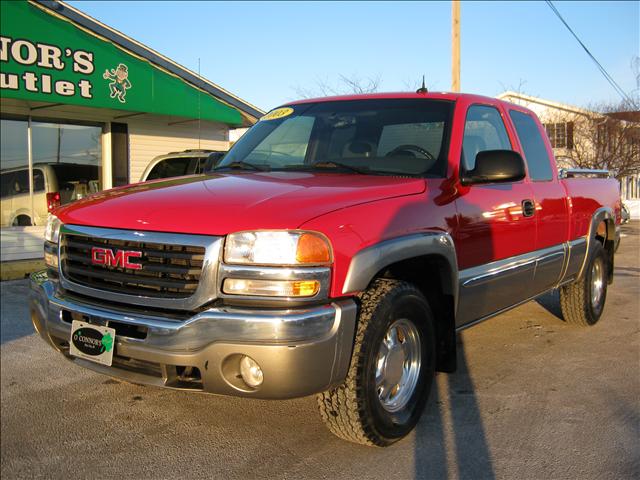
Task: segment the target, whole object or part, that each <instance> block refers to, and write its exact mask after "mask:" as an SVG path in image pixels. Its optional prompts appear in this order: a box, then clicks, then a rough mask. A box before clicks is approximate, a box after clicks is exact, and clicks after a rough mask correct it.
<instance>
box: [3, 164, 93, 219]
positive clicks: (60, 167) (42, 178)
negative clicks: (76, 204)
mask: <svg viewBox="0 0 640 480" xmlns="http://www.w3.org/2000/svg"><path fill="white" fill-rule="evenodd" d="M0 190H1V193H0V197H1V198H2V217H1V218H2V226H3V227H11V226H13V227H16V226H29V225H45V224H46V223H47V215H48V214H49V212H50V211H51V210H53V209H54V208H55V207H57V206H59V205H64V204H66V203H69V202H73V201H75V200H79V199H81V198H84V197H86V196H87V195H89V194H91V193H96V192H98V191H99V190H100V181H99V168H98V166H97V165H80V164H76V163H36V164H34V165H33V217H34V218H32V215H31V202H30V200H29V170H28V169H27V168H26V167H20V168H11V169H7V170H3V171H2V172H0Z"/></svg>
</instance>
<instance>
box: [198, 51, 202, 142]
mask: <svg viewBox="0 0 640 480" xmlns="http://www.w3.org/2000/svg"><path fill="white" fill-rule="evenodd" d="M198 80H202V76H201V75H200V57H198ZM201 96H202V89H200V88H198V150H200V149H201V148H202V147H201V146H200V138H201V135H200V125H201V121H200V120H201V114H200V98H201Z"/></svg>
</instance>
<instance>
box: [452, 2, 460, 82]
mask: <svg viewBox="0 0 640 480" xmlns="http://www.w3.org/2000/svg"><path fill="white" fill-rule="evenodd" d="M451 91H452V92H459V91H460V0H452V1H451Z"/></svg>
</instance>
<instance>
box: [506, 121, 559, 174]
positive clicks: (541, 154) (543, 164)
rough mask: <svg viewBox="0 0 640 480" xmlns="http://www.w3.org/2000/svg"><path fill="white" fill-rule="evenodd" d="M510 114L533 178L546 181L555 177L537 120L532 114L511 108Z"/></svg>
mask: <svg viewBox="0 0 640 480" xmlns="http://www.w3.org/2000/svg"><path fill="white" fill-rule="evenodd" d="M509 116H510V117H511V120H512V121H513V124H514V126H515V127H516V132H517V133H518V138H519V139H520V143H521V144H522V150H523V152H524V157H525V160H526V162H527V168H528V170H529V176H530V177H531V180H533V181H536V180H537V181H545V180H551V179H553V171H552V170H551V161H550V159H549V154H548V153H547V147H546V146H545V144H544V140H543V139H542V135H541V134H540V129H539V128H538V125H537V124H536V122H535V120H534V119H533V118H532V117H531V116H530V115H527V114H526V113H522V112H519V111H517V110H510V111H509Z"/></svg>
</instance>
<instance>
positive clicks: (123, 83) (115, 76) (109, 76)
mask: <svg viewBox="0 0 640 480" xmlns="http://www.w3.org/2000/svg"><path fill="white" fill-rule="evenodd" d="M128 77H129V69H128V68H127V66H126V65H125V64H124V63H121V64H119V65H118V68H116V69H115V70H114V69H113V68H112V69H111V72H109V70H105V71H104V73H103V74H102V78H104V79H105V80H111V83H110V84H109V90H110V91H111V98H114V97H118V100H120V103H125V101H126V100H125V99H124V97H125V96H126V95H127V90H128V89H129V88H131V82H130V81H129V79H128Z"/></svg>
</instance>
